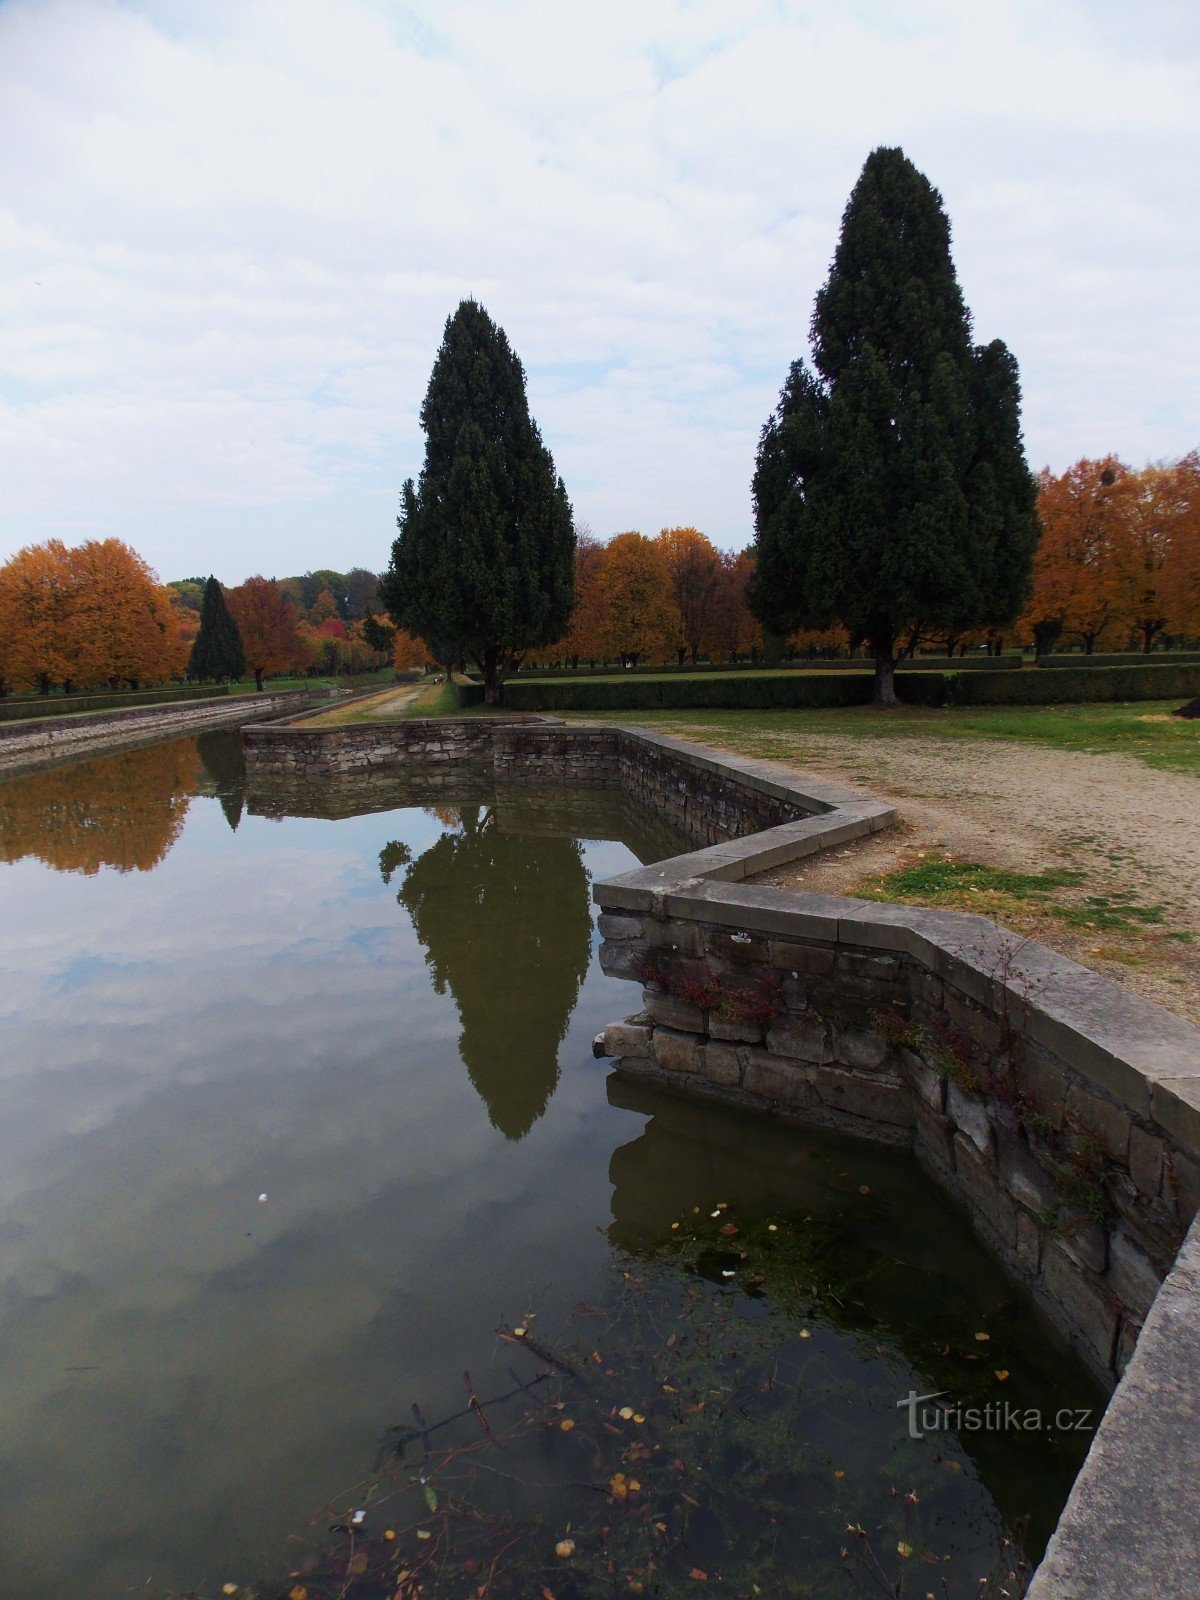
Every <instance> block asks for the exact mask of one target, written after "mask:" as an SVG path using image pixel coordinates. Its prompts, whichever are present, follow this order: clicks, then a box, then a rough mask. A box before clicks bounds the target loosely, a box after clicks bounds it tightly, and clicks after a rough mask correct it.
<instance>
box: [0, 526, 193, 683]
mask: <svg viewBox="0 0 1200 1600" xmlns="http://www.w3.org/2000/svg"><path fill="white" fill-rule="evenodd" d="M186 660H187V647H186V644H185V642H184V639H183V631H182V619H181V613H180V611H179V609H178V607H177V605H176V604H175V600H174V596H173V595H172V593H171V591H170V590H168V589H166V588H164V587H163V586H162V585H161V584H160V583H159V582H158V579H157V577H156V576H155V574H154V573H153V571H152V570H151V569H150V567H149V566H148V565H147V563H146V562H145V561H144V560H143V559H142V557H141V556H139V555H138V554H137V552H136V551H135V550H132V549H131V548H130V547H129V546H128V545H127V544H125V543H123V541H121V540H120V539H100V540H96V539H89V540H88V541H87V542H86V543H84V544H82V545H80V546H79V547H78V548H77V549H74V550H71V549H68V548H67V546H66V545H65V544H63V542H62V541H61V540H59V539H51V540H48V541H47V542H46V543H45V544H42V545H31V546H27V547H26V548H25V549H24V550H19V551H18V552H17V554H16V555H15V556H13V557H12V558H11V559H10V560H9V561H7V562H5V564H4V566H3V567H0V688H4V689H6V688H8V687H9V686H16V687H30V688H35V687H36V688H40V689H41V690H43V691H44V692H45V691H48V690H49V689H50V687H51V686H52V685H53V684H56V683H61V684H62V686H63V688H64V689H65V690H67V691H70V690H71V689H73V688H75V687H77V686H79V685H84V686H90V685H93V684H107V685H109V686H110V687H112V688H115V687H116V686H117V685H118V684H119V683H122V682H124V683H128V684H129V685H130V687H131V688H137V687H138V686H139V684H142V683H148V682H149V683H153V682H160V681H161V680H163V679H165V678H169V677H179V676H182V674H183V671H184V667H185V665H186Z"/></svg>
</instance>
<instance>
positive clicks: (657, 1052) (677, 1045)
mask: <svg viewBox="0 0 1200 1600" xmlns="http://www.w3.org/2000/svg"><path fill="white" fill-rule="evenodd" d="M654 1059H655V1060H656V1061H657V1062H658V1064H659V1066H660V1067H661V1068H662V1069H663V1071H664V1072H690V1073H700V1072H703V1070H704V1053H703V1047H702V1046H701V1043H700V1041H699V1039H697V1037H696V1036H695V1034H694V1033H679V1032H677V1031H676V1030H675V1029H674V1028H655V1030H654Z"/></svg>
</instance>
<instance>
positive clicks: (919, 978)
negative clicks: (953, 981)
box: [908, 968, 946, 1012]
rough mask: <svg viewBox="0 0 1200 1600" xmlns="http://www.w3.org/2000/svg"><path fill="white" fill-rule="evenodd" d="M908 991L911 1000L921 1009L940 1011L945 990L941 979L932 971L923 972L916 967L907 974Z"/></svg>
mask: <svg viewBox="0 0 1200 1600" xmlns="http://www.w3.org/2000/svg"><path fill="white" fill-rule="evenodd" d="M908 987H909V993H910V994H911V995H912V998H913V1002H914V1003H915V1004H916V1005H917V1006H919V1007H920V1008H921V1010H922V1011H925V1012H929V1011H940V1010H941V1009H942V1005H943V1003H944V1001H945V996H946V990H945V985H944V984H943V983H942V980H941V979H940V978H939V977H938V976H937V975H936V973H933V972H925V971H924V970H923V969H920V968H917V969H914V970H913V972H912V973H911V974H910V975H909V980H908Z"/></svg>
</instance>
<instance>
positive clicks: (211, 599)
mask: <svg viewBox="0 0 1200 1600" xmlns="http://www.w3.org/2000/svg"><path fill="white" fill-rule="evenodd" d="M245 671H246V657H245V654H244V653H243V651H242V637H241V634H240V633H239V632H238V626H237V623H236V622H235V621H234V620H233V617H232V616H231V615H230V612H229V607H228V606H227V605H226V604H225V595H224V592H223V590H222V588H221V585H220V584H219V583H218V582H217V580H216V579H215V578H214V577H212V576H211V574H210V576H209V579H208V582H207V583H206V584H205V585H204V599H203V601H202V602H201V605H200V631H199V633H198V634H197V635H196V637H195V640H194V641H193V643H192V653H191V655H190V656H189V657H188V677H189V678H199V679H200V680H201V681H203V680H204V679H205V678H213V679H218V680H219V679H221V678H240V677H242V675H243V674H244V673H245Z"/></svg>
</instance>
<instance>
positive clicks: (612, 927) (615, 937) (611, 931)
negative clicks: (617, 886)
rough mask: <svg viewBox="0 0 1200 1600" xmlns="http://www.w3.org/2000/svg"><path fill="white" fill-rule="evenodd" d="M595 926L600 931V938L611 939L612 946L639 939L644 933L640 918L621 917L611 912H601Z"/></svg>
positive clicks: (643, 925)
mask: <svg viewBox="0 0 1200 1600" xmlns="http://www.w3.org/2000/svg"><path fill="white" fill-rule="evenodd" d="M596 926H597V927H598V928H599V930H600V937H601V938H602V939H611V940H612V942H613V943H614V944H619V943H621V942H622V941H624V940H626V939H640V938H641V937H642V934H643V933H644V932H645V924H644V923H643V921H642V919H641V917H622V916H620V915H618V914H617V913H616V912H612V911H602V912H601V913H600V915H599V916H598V917H597V918H596Z"/></svg>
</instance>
